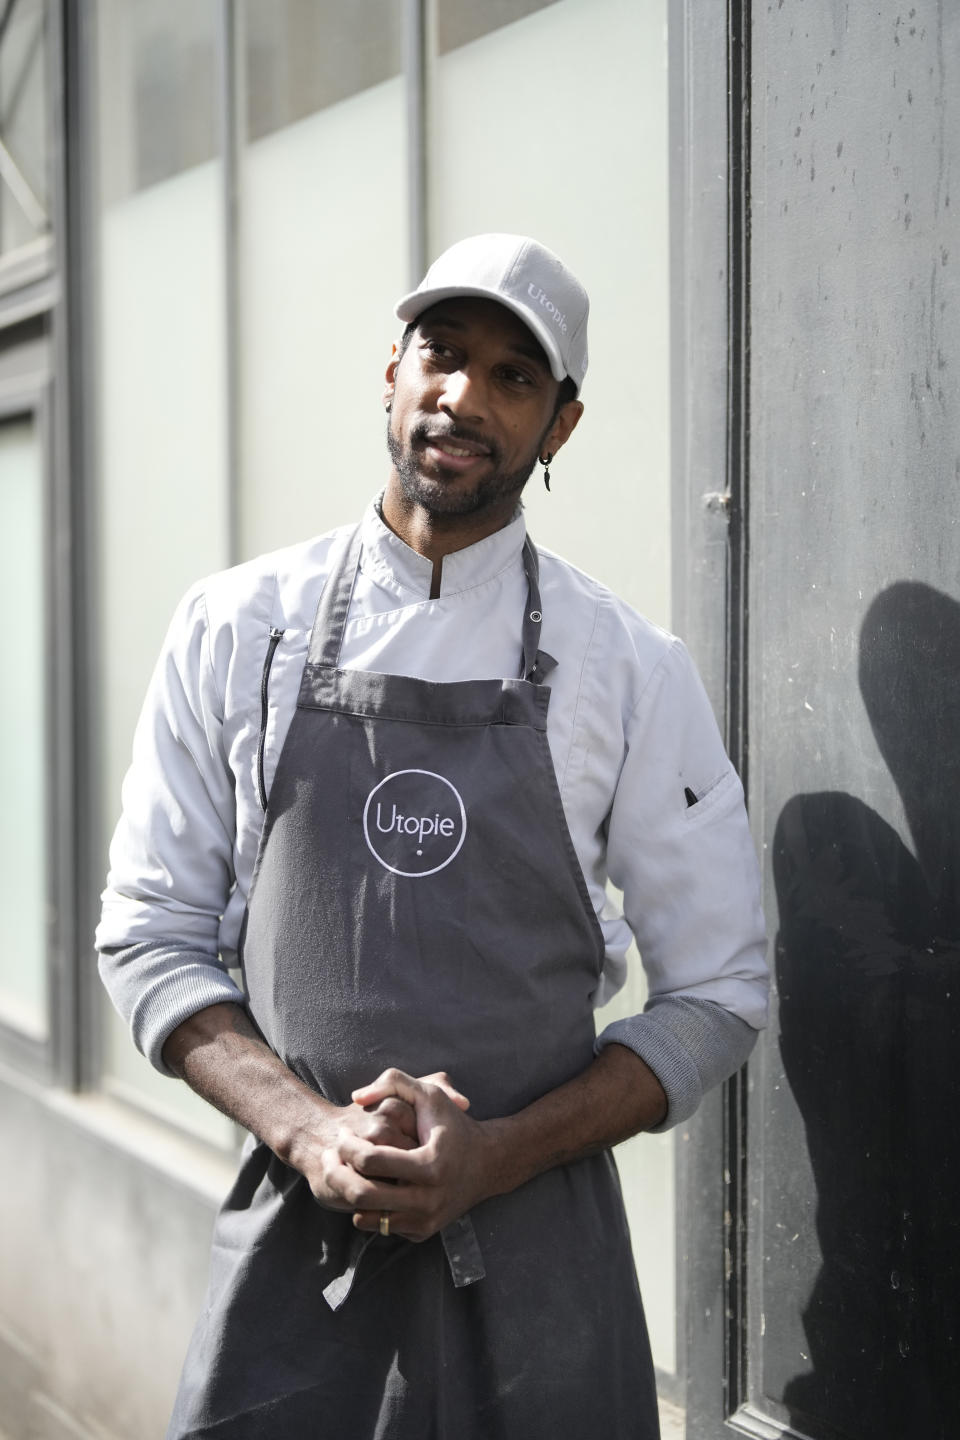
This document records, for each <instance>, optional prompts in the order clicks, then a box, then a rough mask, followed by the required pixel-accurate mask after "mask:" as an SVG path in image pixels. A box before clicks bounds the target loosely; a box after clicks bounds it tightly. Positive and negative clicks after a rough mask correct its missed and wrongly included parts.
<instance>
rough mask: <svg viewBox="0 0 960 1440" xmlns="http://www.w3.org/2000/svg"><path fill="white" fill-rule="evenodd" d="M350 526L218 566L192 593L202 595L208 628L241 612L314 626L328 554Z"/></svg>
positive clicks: (273, 622)
mask: <svg viewBox="0 0 960 1440" xmlns="http://www.w3.org/2000/svg"><path fill="white" fill-rule="evenodd" d="M353 529H354V527H353V526H352V525H346V526H341V527H339V528H338V529H336V530H330V531H328V532H327V533H326V534H324V535H318V536H315V537H314V538H313V539H311V540H304V541H300V542H299V543H297V544H296V545H288V546H285V547H284V548H283V549H282V550H273V551H271V552H270V553H268V554H265V555H258V556H257V557H256V558H255V559H253V560H247V561H245V562H244V563H243V564H241V565H234V566H233V567H232V568H231V569H229V570H220V571H218V572H217V573H216V574H213V575H208V576H206V577H205V578H204V579H203V580H200V581H198V582H197V584H196V585H195V586H193V587H192V590H191V592H190V595H191V596H193V597H194V598H195V599H196V598H200V599H202V603H203V605H204V608H205V609H206V612H207V616H208V621H209V624H210V627H211V630H216V629H219V628H220V627H222V626H225V625H226V626H233V625H236V623H237V621H238V620H240V619H242V617H244V616H255V617H257V619H262V620H265V621H266V622H267V623H268V624H271V625H277V626H279V627H281V628H282V627H284V626H290V627H293V628H301V627H302V626H304V625H307V626H309V625H312V624H313V616H314V612H315V610H316V608H317V601H318V600H319V598H320V592H321V590H322V589H323V585H324V582H325V580H326V578H327V575H328V574H329V571H330V565H331V561H332V557H333V555H334V554H335V552H336V550H337V548H338V545H339V544H340V543H343V542H344V541H346V539H347V538H348V537H349V536H350V535H351V534H352V533H353ZM188 598H189V597H188Z"/></svg>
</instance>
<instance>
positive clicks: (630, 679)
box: [538, 550, 695, 711]
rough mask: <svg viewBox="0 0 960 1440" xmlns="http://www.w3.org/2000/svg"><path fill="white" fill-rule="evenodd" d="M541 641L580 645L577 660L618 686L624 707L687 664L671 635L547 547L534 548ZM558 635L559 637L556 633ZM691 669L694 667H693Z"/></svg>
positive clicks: (630, 706) (611, 686)
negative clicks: (537, 561) (540, 604)
mask: <svg viewBox="0 0 960 1440" xmlns="http://www.w3.org/2000/svg"><path fill="white" fill-rule="evenodd" d="M538 553H539V555H540V582H541V593H542V597H543V608H544V644H545V646H546V648H547V650H550V649H551V638H553V639H554V640H555V643H558V644H564V645H566V646H569V645H570V643H571V642H572V643H573V644H575V645H576V647H577V648H578V649H581V650H582V654H583V663H584V665H588V666H597V667H600V668H602V670H603V671H604V673H605V685H606V687H607V689H608V693H609V690H610V689H615V690H617V691H619V693H620V694H621V697H622V703H623V705H624V707H625V709H626V710H628V711H629V710H632V709H633V708H634V707H635V706H636V705H637V704H639V703H640V701H641V699H642V698H643V695H644V693H645V692H646V691H647V689H648V687H650V686H651V685H653V686H654V687H657V686H659V685H660V684H661V683H662V682H663V679H664V678H665V676H666V675H668V674H670V673H672V672H674V671H677V670H684V669H687V668H689V669H690V670H692V669H693V666H692V663H691V662H690V660H689V657H688V656H687V653H686V651H685V649H684V646H683V644H682V642H681V641H680V640H678V638H677V637H676V636H675V635H672V634H670V632H669V631H667V630H664V629H663V628H662V627H661V626H659V625H655V624H654V622H653V621H652V620H648V619H647V617H646V616H645V615H641V614H640V612H639V611H638V610H635V609H634V608H633V606H631V605H628V604H627V602H626V601H625V600H622V599H621V598H620V596H619V595H616V594H615V593H614V592H613V591H612V590H611V589H610V588H609V587H608V586H606V585H604V584H602V583H601V582H600V581H599V580H595V579H594V578H593V576H591V575H588V574H587V573H586V572H585V571H583V570H580V569H578V568H577V566H576V565H572V564H571V563H570V562H569V561H568V560H564V559H562V558H561V557H560V556H559V555H555V554H554V553H553V552H552V551H550V550H539V552H538ZM561 637H562V638H561ZM694 673H695V672H694Z"/></svg>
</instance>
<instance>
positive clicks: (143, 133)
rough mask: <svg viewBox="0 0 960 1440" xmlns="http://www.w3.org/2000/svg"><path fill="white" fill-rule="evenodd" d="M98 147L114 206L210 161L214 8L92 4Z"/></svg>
mask: <svg viewBox="0 0 960 1440" xmlns="http://www.w3.org/2000/svg"><path fill="white" fill-rule="evenodd" d="M97 11H98V16H99V41H100V87H99V88H100V95H99V97H98V99H99V104H100V114H101V126H100V145H101V152H102V162H101V163H102V177H101V183H102V185H103V186H104V192H105V198H107V199H110V200H117V199H120V198H121V197H123V196H124V195H129V194H130V193H131V192H132V191H135V190H143V189H146V188H147V187H148V186H151V185H156V184H158V183H159V182H160V181H161V180H167V179H169V178H170V177H171V176H173V175H179V174H181V173H182V172H183V171H184V170H189V169H191V168H192V167H194V166H199V165H203V164H204V163H205V162H209V161H210V160H212V159H213V157H214V156H215V155H216V154H217V151H218V148H219V143H218V137H217V124H218V115H217V111H218V102H217V94H218V89H217V83H218V82H217V58H216V48H215V47H216V36H217V11H218V6H217V4H216V3H214V0H100V3H99V5H98V7H97Z"/></svg>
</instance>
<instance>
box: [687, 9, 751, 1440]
mask: <svg viewBox="0 0 960 1440" xmlns="http://www.w3.org/2000/svg"><path fill="white" fill-rule="evenodd" d="M669 25H670V31H669V56H670V157H671V163H670V201H671V216H670V228H671V297H672V316H673V323H672V328H671V416H672V421H671V447H672V472H673V511H672V526H673V538H674V543H673V549H672V568H673V615H672V625H673V628H674V629H675V630H676V631H677V632H678V633H679V634H680V635H682V636H683V637H684V639H685V640H686V642H687V643H688V645H689V646H690V649H691V652H692V654H693V655H694V658H695V659H696V662H697V665H698V667H699V669H700V672H701V675H702V676H703V679H704V683H705V685H706V688H707V692H708V694H709V696H710V699H711V701H712V703H713V707H714V710H715V712H716V715H717V718H718V720H719V722H720V724H721V726H722V727H723V728H724V730H726V731H728V733H729V721H730V715H729V709H728V704H727V698H728V692H729V686H728V666H729V661H730V649H729V644H728V640H729V634H728V624H727V616H728V587H729V568H730V567H729V561H730V520H731V504H730V498H731V494H732V492H733V491H734V490H737V489H738V488H739V485H740V474H739V473H738V474H737V475H735V476H734V475H731V473H730V465H731V459H732V456H731V451H730V445H729V440H730V427H729V424H728V417H729V416H730V402H731V389H732V388H733V389H734V390H736V391H737V395H736V399H737V402H739V401H741V400H742V395H741V394H740V392H739V388H738V385H739V379H740V378H741V376H742V371H741V370H740V368H739V367H740V365H741V362H742V360H743V358H744V356H743V353H742V347H741V346H737V347H734V346H732V345H731V315H730V310H731V293H730V291H731V283H732V276H731V270H730V265H731V259H732V258H734V257H733V256H732V254H731V251H732V249H733V246H732V235H731V226H730V214H731V204H730V189H731V185H732V184H740V183H741V182H742V180H743V176H742V174H738V175H737V176H733V175H732V174H731V164H730V160H731V155H730V150H731V145H730V134H729V123H728V122H729V116H728V108H729V96H728V53H729V47H728V30H729V24H728V4H727V0H672V3H671V7H670V11H669ZM743 259H744V256H743V255H742V253H738V255H737V256H736V262H737V266H738V279H739V277H740V276H741V275H742V262H743ZM743 318H744V317H742V316H741V317H740V319H741V320H742V319H743ZM741 338H742V336H741ZM735 366H736V367H737V382H738V383H737V384H736V385H735V384H734V383H733V369H734V367H735ZM741 461H742V455H741V456H740V457H739V459H737V460H736V462H735V463H737V464H738V465H739V464H740V462H741ZM739 1098H740V1097H739V1092H737V1091H736V1090H734V1092H733V1094H732V1095H731V1094H730V1093H726V1092H724V1093H721V1092H719V1091H717V1092H715V1093H714V1094H712V1095H710V1096H709V1097H708V1098H707V1100H706V1101H705V1103H704V1104H703V1105H702V1106H701V1107H700V1110H699V1111H698V1113H697V1115H696V1116H695V1117H694V1118H693V1119H692V1120H691V1121H690V1122H688V1123H687V1124H686V1125H684V1126H682V1127H681V1128H680V1130H679V1131H678V1132H677V1165H678V1195H679V1213H678V1217H677V1222H678V1238H679V1245H678V1269H679V1274H678V1286H677V1293H678V1295H679V1296H680V1297H681V1300H680V1306H679V1309H680V1315H679V1317H678V1318H679V1321H680V1327H681V1329H680V1343H679V1345H678V1360H679V1364H678V1370H679V1372H680V1374H681V1376H682V1377H684V1398H685V1402H686V1427H687V1428H686V1433H687V1436H688V1440H700V1437H708V1436H709V1437H712V1436H713V1435H715V1434H717V1433H719V1431H720V1430H721V1429H722V1426H723V1416H724V1414H725V1413H726V1408H727V1406H726V1398H727V1385H726V1380H725V1369H726V1366H725V1358H724V1357H725V1350H726V1347H727V1333H726V1332H727V1317H726V1309H727V1300H728V1290H729V1286H728V1284H727V1277H728V1274H729V1270H730V1266H731V1265H732V1263H733V1262H732V1256H731V1250H730V1243H729V1242H730V1237H731V1227H732V1226H733V1225H735V1223H736V1217H735V1216H734V1215H733V1213H732V1211H731V1208H730V1199H731V1196H730V1191H731V1181H732V1178H733V1171H732V1170H731V1166H730V1164H729V1155H730V1151H731V1148H732V1149H733V1151H734V1152H735V1153H736V1150H737V1146H736V1141H735V1138H734V1137H731V1136H730V1134H729V1130H728V1125H727V1118H726V1117H727V1116H728V1115H729V1114H730V1108H731V1102H732V1103H733V1105H734V1106H736V1105H738V1103H739ZM732 1139H733V1145H732V1146H731V1143H730V1142H731V1140H732Z"/></svg>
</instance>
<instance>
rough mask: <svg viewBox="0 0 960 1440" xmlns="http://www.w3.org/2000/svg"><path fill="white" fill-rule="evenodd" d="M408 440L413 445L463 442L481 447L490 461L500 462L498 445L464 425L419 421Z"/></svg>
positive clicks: (479, 432)
mask: <svg viewBox="0 0 960 1440" xmlns="http://www.w3.org/2000/svg"><path fill="white" fill-rule="evenodd" d="M410 440H411V443H412V444H413V445H429V444H430V442H431V441H432V440H448V441H451V442H456V441H457V440H465V441H467V442H468V443H469V444H472V445H482V446H483V448H484V449H485V450H488V451H489V452H490V458H491V460H493V461H494V462H496V463H499V461H500V447H499V445H497V444H496V443H495V442H494V441H493V440H491V439H490V438H489V436H487V435H484V434H483V433H482V432H481V431H479V430H471V429H470V428H469V427H468V426H466V425H426V424H425V423H423V422H422V421H421V423H420V424H419V425H415V426H414V428H413V430H412V431H411V432H410Z"/></svg>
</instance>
